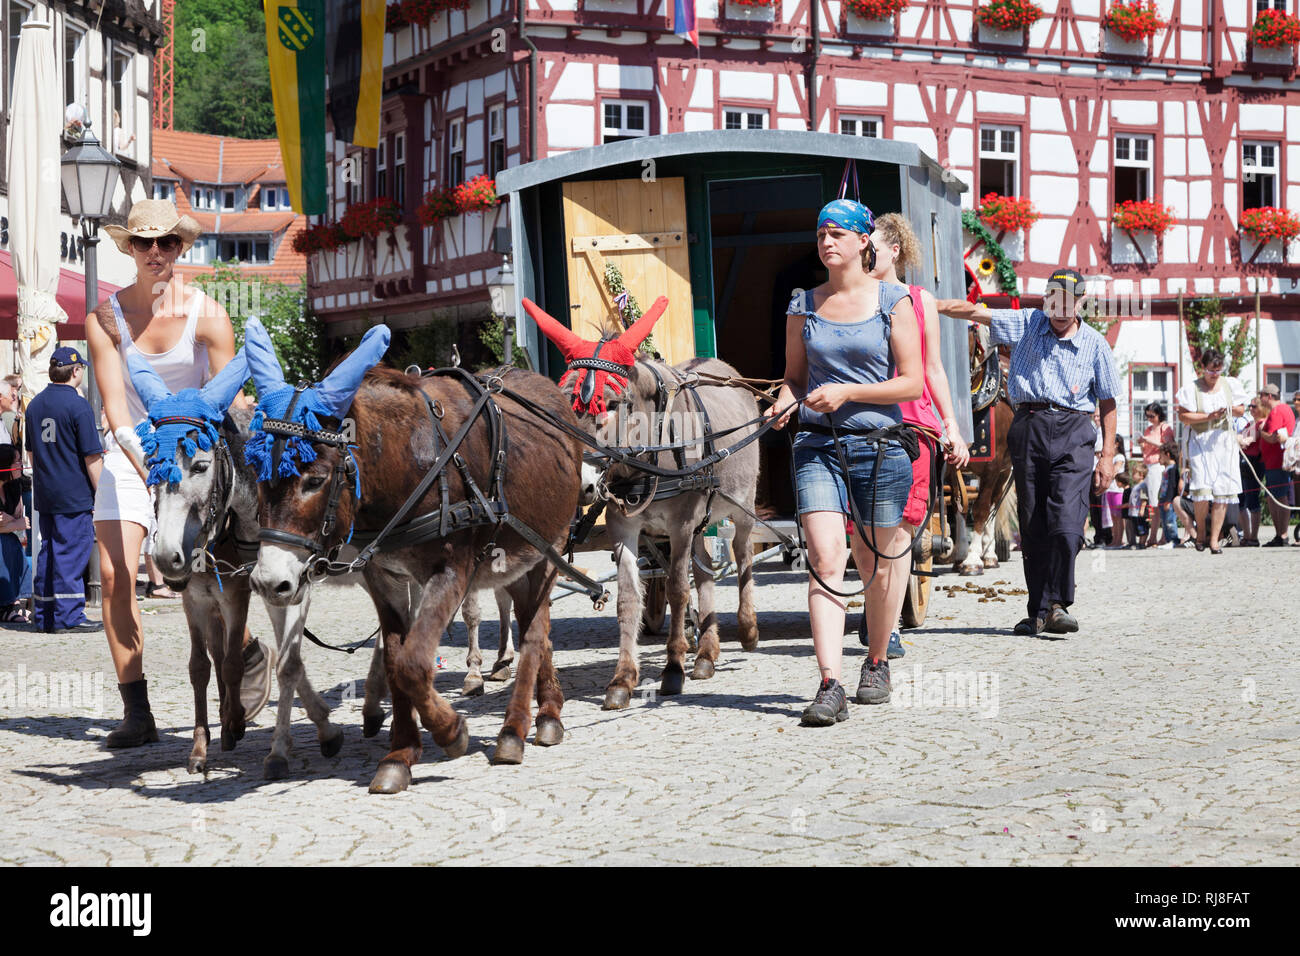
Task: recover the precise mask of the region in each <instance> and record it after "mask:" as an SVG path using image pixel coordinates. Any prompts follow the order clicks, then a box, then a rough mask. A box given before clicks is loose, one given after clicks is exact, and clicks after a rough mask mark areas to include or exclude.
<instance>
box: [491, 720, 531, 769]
mask: <svg viewBox="0 0 1300 956" xmlns="http://www.w3.org/2000/svg"><path fill="white" fill-rule="evenodd" d="M492 762H493V763H494V764H511V765H513V764H520V763H523V762H524V742H523V740H521V739H520V738H519V736H518V735H517V734H516V733H515V732H514V731H513V730H511V729H510V728H509V727H506V728H505V729H503V730H502V731H501V733H500V734H498V735H497V748H496V750H494V751H493V752H492Z"/></svg>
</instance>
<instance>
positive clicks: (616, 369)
mask: <svg viewBox="0 0 1300 956" xmlns="http://www.w3.org/2000/svg"><path fill="white" fill-rule="evenodd" d="M523 304H524V310H525V311H526V312H527V313H528V314H529V315H531V316H532V317H533V321H534V322H536V323H537V328H538V329H539V330H540V331H541V333H542V334H543V335H545V336H546V337H547V338H548V339H550V340H551V342H552V343H553V344H554V345H555V347H556V348H558V349H559V350H560V352H561V354H562V355H563V356H564V361H565V362H567V363H568V369H567V370H566V371H565V373H564V375H563V376H562V377H561V378H560V387H561V388H571V389H572V392H573V410H574V411H575V412H577V414H578V417H579V419H582V418H583V417H584V416H591V417H592V418H597V417H598V416H601V415H605V414H608V413H609V405H610V404H612V403H615V402H617V400H618V398H619V396H621V395H623V394H624V392H625V391H626V390H627V388H628V379H629V378H631V377H632V369H633V367H634V366H635V365H636V350H637V349H638V348H639V347H640V345H641V343H642V342H643V341H645V337H646V336H647V335H649V334H650V330H651V329H652V328H653V327H654V324H655V322H657V321H658V320H659V317H660V316H661V315H663V312H664V309H666V308H668V299H667V298H666V297H664V296H660V297H659V298H658V299H656V300H655V302H654V305H652V306H650V310H649V311H648V312H646V314H645V315H643V316H641V318H639V319H637V320H636V322H635V323H634V324H633V325H632V326H631V328H629V329H627V331H625V332H623V333H622V334H621V335H617V336H610V335H607V336H605V337H603V338H602V339H601V340H600V341H598V342H593V341H590V340H588V339H584V338H582V337H581V336H579V335H577V334H576V333H575V332H573V331H572V330H571V329H567V328H565V327H564V326H563V325H561V324H560V323H559V322H557V321H556V320H555V319H553V318H552V317H551V316H549V315H547V314H546V312H544V311H543V310H542V309H541V308H540V307H538V305H537V303H535V302H533V301H531V300H530V299H524V301H523Z"/></svg>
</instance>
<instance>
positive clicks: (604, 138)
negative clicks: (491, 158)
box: [502, 100, 650, 150]
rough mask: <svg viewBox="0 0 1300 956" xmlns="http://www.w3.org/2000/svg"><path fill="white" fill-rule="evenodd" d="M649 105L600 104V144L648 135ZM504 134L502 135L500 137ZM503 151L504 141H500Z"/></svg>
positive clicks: (607, 102) (637, 102)
mask: <svg viewBox="0 0 1300 956" xmlns="http://www.w3.org/2000/svg"><path fill="white" fill-rule="evenodd" d="M649 117H650V104H649V103H645V102H639V101H637V100H605V101H604V102H602V103H601V119H602V123H601V127H602V128H601V142H605V143H618V142H622V141H623V140H625V139H635V138H636V137H638V136H648V135H649V134H650V119H649ZM504 135H505V134H504V133H502V136H504ZM502 148H503V150H504V140H503V141H502Z"/></svg>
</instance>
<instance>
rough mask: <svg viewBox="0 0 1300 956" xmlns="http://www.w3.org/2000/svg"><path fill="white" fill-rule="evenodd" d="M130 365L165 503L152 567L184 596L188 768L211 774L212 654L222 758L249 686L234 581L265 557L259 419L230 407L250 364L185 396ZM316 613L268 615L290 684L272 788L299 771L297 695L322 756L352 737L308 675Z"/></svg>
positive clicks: (243, 594)
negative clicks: (292, 755)
mask: <svg viewBox="0 0 1300 956" xmlns="http://www.w3.org/2000/svg"><path fill="white" fill-rule="evenodd" d="M127 366H128V369H129V371H130V373H131V382H132V384H133V385H134V386H135V389H136V391H137V392H138V393H139V395H140V397H141V399H142V400H143V402H144V404H145V407H146V408H147V409H148V414H149V417H148V418H147V419H146V420H145V422H143V423H142V424H141V425H140V426H139V429H138V431H139V432H140V435H141V441H142V444H143V445H144V448H145V452H146V456H147V459H146V464H147V465H148V466H149V485H150V486H151V487H153V488H154V491H155V496H156V497H155V509H156V514H157V518H158V533H157V537H156V539H155V544H154V561H155V563H156V564H157V565H158V568H159V570H160V571H162V574H163V578H164V579H165V580H166V581H167V584H168V586H169V587H171V588H173V589H174V590H177V591H180V592H181V598H182V604H183V606H184V608H185V617H186V620H187V621H188V623H189V630H190V666H189V669H190V684H191V686H192V687H193V689H194V747H193V750H192V751H191V752H190V757H189V762H188V769H189V772H190V773H204V772H205V771H206V769H207V759H208V744H209V741H210V733H209V730H208V696H207V690H208V678H209V676H210V674H211V665H210V664H209V660H208V659H209V657H211V660H212V664H215V665H216V669H217V690H218V698H219V700H220V717H221V749H222V750H230V749H232V748H233V747H234V746H235V743H236V741H238V740H240V739H241V738H242V737H243V736H244V708H243V705H242V704H241V703H240V700H239V684H240V680H241V679H242V677H243V659H242V656H241V645H242V643H243V636H244V625H245V622H246V620H247V616H248V600H249V594H250V588H249V579H248V575H246V574H239V575H231V574H229V573H228V572H229V571H230V570H231V568H232V567H233V566H235V565H237V564H240V563H242V562H243V561H245V560H248V561H251V560H253V559H255V558H256V556H257V544H258V542H257V532H258V514H257V508H258V501H257V480H256V475H255V474H254V472H253V469H252V468H251V467H249V466H248V465H246V464H245V463H244V443H245V441H246V440H247V438H248V425H249V420H250V419H251V417H252V416H251V413H249V412H247V411H243V410H238V409H237V410H233V411H230V412H229V413H227V412H225V409H226V408H227V407H228V406H229V405H230V403H231V402H232V401H234V399H235V396H236V395H237V394H238V393H239V391H240V389H241V388H242V387H243V383H244V381H245V380H246V379H247V378H248V371H247V363H246V362H245V360H244V353H243V350H242V349H241V350H240V352H239V353H238V354H237V355H236V356H235V358H234V359H232V360H231V362H230V363H229V364H228V365H227V366H226V367H225V368H224V369H222V370H221V372H220V373H218V375H217V376H216V377H215V378H213V379H212V381H210V382H209V383H208V384H207V385H205V386H204V387H203V388H202V389H184V390H182V391H181V392H179V393H177V394H175V395H173V394H172V393H171V392H170V390H169V389H168V388H167V386H166V384H165V383H164V382H163V380H162V378H161V377H160V376H159V375H158V374H157V373H156V372H155V371H154V370H153V368H152V367H150V366H149V365H148V363H147V362H145V361H144V360H143V359H141V358H140V357H139V356H138V355H136V354H135V353H134V352H132V353H131V354H130V355H128V357H127ZM218 562H220V564H218ZM219 568H220V575H219V572H218V569H219ZM308 606H309V600H308V599H307V598H304V600H303V601H302V602H301V603H299V604H295V605H290V606H275V605H270V604H268V605H267V607H266V610H267V614H268V615H269V616H270V618H271V624H272V627H273V628H274V630H275V636H276V643H277V645H278V650H279V655H278V656H279V663H278V667H277V671H278V677H279V683H280V700H279V712H278V714H277V719H276V726H275V733H274V735H273V738H272V745H271V753H270V754H269V755H268V756H267V757H266V759H265V761H264V764H263V772H264V774H265V776H266V777H267V779H271V780H274V779H279V778H281V777H284V776H285V775H286V774H287V773H288V771H289V762H288V756H289V751H290V748H291V746H292V743H291V739H290V735H289V719H290V717H291V715H292V710H293V698H294V693H295V692H296V693H297V694H299V695H300V696H301V697H302V701H303V705H304V706H305V707H306V709H307V714H308V716H309V717H310V718H311V720H312V722H313V723H314V724H315V725H316V732H317V736H318V738H319V740H320V749H321V753H322V754H324V755H325V756H326V757H332V756H334V755H335V754H337V753H338V752H339V749H340V748H341V747H342V746H343V730H342V728H340V727H337V726H334V725H332V724H331V723H330V722H329V708H328V707H327V706H326V704H325V702H324V701H323V700H322V699H321V697H320V695H319V694H317V693H316V691H315V690H314V689H313V688H312V686H311V683H310V682H309V681H308V680H307V675H306V673H305V671H304V670H303V666H302V659H301V656H300V654H299V649H300V644H301V640H302V633H303V626H304V624H305V622H306V620H307V610H308Z"/></svg>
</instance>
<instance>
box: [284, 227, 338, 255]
mask: <svg viewBox="0 0 1300 956" xmlns="http://www.w3.org/2000/svg"><path fill="white" fill-rule="evenodd" d="M347 241H348V236H347V234H346V233H344V232H343V229H342V228H341V227H340V226H339V224H338V223H337V222H320V223H316V224H315V225H311V226H308V227H307V228H306V229H304V230H303V231H302V232H300V233H298V235H296V236H294V237H293V251H294V252H296V253H298V254H299V255H304V256H310V255H312V254H313V253H317V252H333V251H334V250H335V249H337V248H338V247H339V246H341V245H343V244H344V243H345V242H347Z"/></svg>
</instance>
